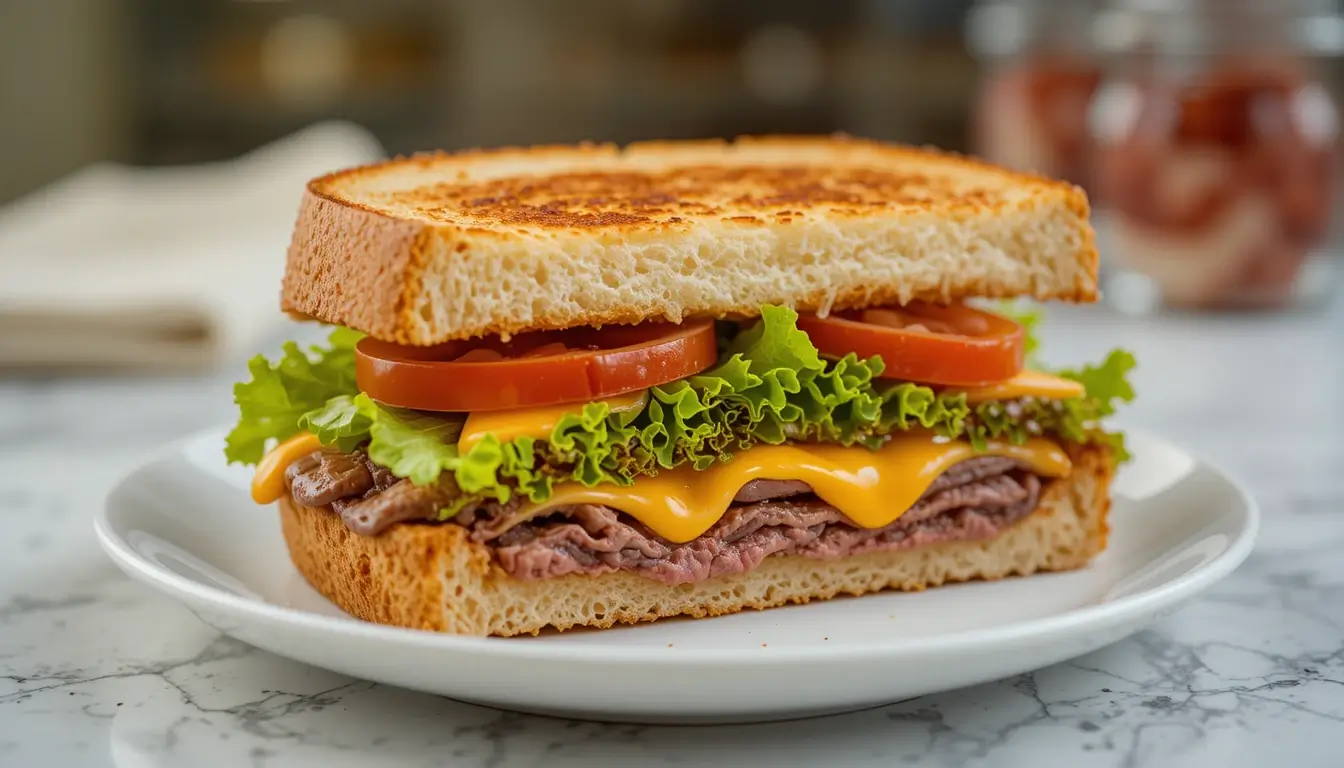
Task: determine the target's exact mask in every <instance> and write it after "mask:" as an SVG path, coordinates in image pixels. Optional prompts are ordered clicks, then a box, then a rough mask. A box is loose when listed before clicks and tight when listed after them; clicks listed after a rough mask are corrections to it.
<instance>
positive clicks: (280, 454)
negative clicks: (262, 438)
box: [252, 432, 322, 504]
mask: <svg viewBox="0 0 1344 768" xmlns="http://www.w3.org/2000/svg"><path fill="white" fill-rule="evenodd" d="M321 447H322V443H321V442H319V441H318V439H317V435H314V434H312V433H311V432H300V433H299V434H297V435H295V436H293V437H291V438H289V439H288V440H286V441H284V442H283V443H280V444H279V445H277V446H275V447H274V448H272V449H271V450H270V452H269V453H267V454H266V455H265V456H263V457H262V458H261V461H260V462H259V463H258V464H257V471H256V472H255V473H254V474H253V475H252V500H253V501H255V502H257V503H258V504H270V503H271V502H273V501H277V500H279V498H280V497H281V496H284V495H285V469H286V468H288V467H289V465H290V464H293V463H294V462H296V461H298V460H299V459H302V458H303V457H304V456H307V455H308V454H310V453H312V452H313V451H316V450H317V449H318V448H321Z"/></svg>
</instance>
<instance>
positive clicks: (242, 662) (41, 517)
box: [0, 300, 1344, 768]
mask: <svg viewBox="0 0 1344 768" xmlns="http://www.w3.org/2000/svg"><path fill="white" fill-rule="evenodd" d="M1114 344H1123V345H1126V346H1129V347H1131V348H1133V349H1134V350H1135V351H1136V352H1137V353H1138V355H1139V357H1140V361H1141V364H1142V369H1141V371H1140V372H1139V374H1138V377H1137V383H1138V385H1139V388H1140V394H1141V402H1140V403H1138V404H1136V405H1135V406H1134V407H1133V408H1131V409H1130V411H1129V413H1128V414H1127V416H1126V418H1125V422H1126V423H1129V424H1133V425H1138V426H1143V427H1146V428H1148V429H1151V430H1154V431H1156V432H1159V433H1161V434H1164V435H1166V436H1169V437H1170V438H1172V439H1174V440H1177V441H1179V442H1182V443H1184V444H1186V445H1187V446H1189V447H1191V448H1192V449H1194V450H1195V451H1197V452H1198V453H1200V454H1202V455H1204V456H1207V457H1209V458H1212V459H1213V460H1215V461H1216V462H1218V463H1220V464H1221V465H1222V466H1223V467H1225V468H1226V469H1228V470H1229V471H1231V472H1232V473H1233V474H1235V475H1237V476H1238V477H1239V478H1240V479H1242V480H1243V481H1244V482H1245V483H1246V485H1247V486H1248V487H1249V488H1250V489H1251V491H1252V492H1253V494H1254V495H1255V496H1256V498H1257V499H1258V500H1259V502H1260V504H1261V506H1262V508H1263V510H1264V514H1265V521H1264V527H1263V532H1262V534H1261V539H1260V543H1259V545H1258V547H1257V549H1256V551H1255V553H1254V554H1253V555H1252V556H1251V557H1250V559H1249V560H1248V561H1247V562H1246V563H1245V565H1243V566H1242V567H1241V569H1240V570H1238V571H1237V572H1236V573H1235V574H1233V575H1232V576H1231V577H1230V578H1228V579H1227V580H1226V581H1225V582H1223V583H1221V584H1219V585H1218V586H1217V587H1216V588H1214V589H1213V590H1212V591H1210V592H1209V593H1207V594H1206V595H1204V596H1202V597H1200V598H1199V599H1198V600H1196V601H1195V602H1193V603H1192V604H1190V605H1189V606H1188V607H1186V608H1184V609H1182V610H1181V611H1179V612H1178V613H1176V614H1175V615H1173V616H1170V617H1168V618H1166V619H1163V620H1161V621H1160V622H1158V623H1157V624H1156V625H1154V626H1153V627H1152V628H1150V629H1148V630H1146V631H1144V632H1141V633H1140V634H1138V635H1136V636H1134V637H1132V638H1130V639H1128V640H1125V641H1123V642H1120V643H1118V644H1116V645H1114V646H1112V647H1110V648H1107V649H1105V650H1102V651H1099V652H1097V653H1093V654H1091V655H1089V656H1085V657H1083V658H1080V659H1077V660H1075V661H1073V662H1070V663H1066V664H1062V665H1059V666H1056V667H1052V668H1049V669H1044V670H1041V671H1038V672H1035V673H1032V674H1027V675H1022V676H1020V677H1016V678H1012V679H1008V680H1003V681H999V682H996V683H991V684H987V685H982V686H978V687H974V688H969V689H965V690H960V691H955V692H951V693H945V694H940V695H935V696H928V697H924V698H920V699H916V700H912V701H906V702H901V703H897V704H892V705H890V706H887V707H883V708H880V709H874V710H869V711H865V712H861V713H857V714H851V715H845V716H838V717H831V718H823V719H817V720H809V721H801V722H792V723H784V724H775V725H757V726H734V727H722V728H700V727H696V728H665V727H664V728H657V727H635V726H619V725H602V724H595V723H579V722H566V721H562V720H551V719H545V718H538V717H530V716H524V715H517V714H510V713H502V712H497V711H493V710H489V709H484V708H480V707H475V706H470V705H466V704H460V703H456V702H453V701H450V700H446V699H442V698H437V697H433V696H427V695H423V694H418V693H411V692H407V691H403V690H398V689H393V688H388V687H385V686H380V685H374V684H371V683H367V682H362V681H358V680H352V679H349V678H346V677H342V676H340V675H336V674H333V673H330V672H326V671H323V670H319V669H314V668H311V667H307V666H304V665H301V664H298V663H295V662H291V661H288V660H286V659H283V658H280V657H277V656H273V655H271V654H268V653H265V652H262V651H259V650H255V649H252V648H250V647H248V646H246V645H243V644H241V643H238V642H235V641H233V640H230V639H227V638H224V637H222V636H220V635H218V634H217V633H215V632H214V631H213V630H211V629H209V628H207V627H206V626H204V625H203V624H201V623H199V622H198V621H197V620H196V619H195V618H194V617H193V616H192V615H191V614H190V613H189V612H188V611H187V610H186V609H185V608H183V607H181V606H180V605H178V604H176V603H174V602H173V601H171V600H170V599H168V598H166V597H164V596H162V595H159V594H157V593H155V592H153V591H151V590H149V589H148V588H146V587H142V586H140V585H138V584H134V583H132V582H130V581H129V580H127V579H126V578H124V577H123V576H122V575H121V574H120V573H119V572H118V571H117V570H116V569H115V568H114V567H113V566H112V564H111V563H110V562H109V561H108V560H107V559H106V558H105V557H104V556H103V554H102V552H101V551H100V550H99V549H98V546H97V544H96V543H95V541H94V538H93V533H92V530H91V524H90V521H91V519H92V516H93V513H94V511H95V509H97V508H98V507H99V505H100V504H101V503H102V497H103V495H104V493H105V491H106V490H107V488H108V487H109V485H110V484H111V483H112V482H113V481H114V480H115V479H116V478H117V477H118V476H119V475H120V474H121V473H123V472H124V471H126V470H127V469H129V468H130V467H132V466H133V465H134V464H135V463H136V462H137V459H138V457H139V456H141V455H143V454H144V453H146V452H148V451H150V450H151V449H153V448H154V447H156V446H158V445H160V444H162V443H164V442H166V441H169V440H172V439H174V438H176V437H179V436H181V435H184V434H186V433H188V432H191V431H194V430H196V429H199V428H202V427H205V426H208V425H210V424H213V423H218V422H221V421H224V420H227V419H229V418H230V417H231V405H230V403H229V400H230V396H229V392H228V384H229V382H230V381H231V380H232V379H233V378H235V377H237V375H238V374H239V372H240V371H241V370H242V363H241V361H239V362H238V363H237V364H235V365H233V366H230V368H229V370H228V371H224V372H221V373H220V374H219V375H218V376H216V377H210V378H205V379H195V378H192V379H188V378H180V379H152V380H140V379H131V378H119V379H96V378H81V379H59V380H9V381H5V382H0V521H3V524H4V535H3V536H0V765H3V766H11V765H12V766H28V765H62V766H67V765H69V766H106V765H115V766H121V767H122V768H127V767H128V766H136V767H137V768H138V767H140V766H208V765H228V766H234V765H255V766H298V765H323V766H345V765H350V766H355V765H368V764H373V763H375V762H377V763H378V764H401V765H456V766H482V767H483V766H527V765H543V764H544V765H547V766H554V767H556V768H559V767H562V766H584V768H593V767H595V766H607V765H610V766H626V765H642V764H674V763H677V764H688V765H699V764H725V763H733V764H740V765H776V766H781V765H817V764H835V765H874V766H876V765H883V766H885V765H893V764H900V763H911V764H915V763H917V764H919V765H946V766H1016V765H1023V766H1028V765H1029V766H1032V768H1048V767H1049V766H1079V767H1082V768H1091V767H1092V766H1165V765H1182V766H1219V767H1220V768H1221V767H1232V766H1257V767H1258V766H1262V765H1265V764H1276V765H1291V766H1293V768H1308V767H1309V766H1326V765H1340V760H1341V758H1340V754H1341V752H1344V554H1342V553H1344V437H1342V436H1341V433H1344V407H1342V406H1341V402H1340V401H1341V399H1342V396H1344V300H1341V301H1336V302H1335V307H1334V309H1332V310H1324V311H1320V312H1316V313H1313V314H1310V315H1301V316H1273V317H1262V318H1223V319H1217V320H1210V319H1207V318H1205V319H1195V318H1162V319H1158V320H1152V319H1149V320H1136V319H1125V318H1118V317H1114V316H1110V315H1108V314H1106V313H1104V312H1102V311H1100V310H1052V316H1051V320H1050V322H1049V326H1048V328H1047V332H1046V352H1047V353H1048V354H1047V357H1048V358H1049V359H1050V360H1051V361H1054V362H1061V363H1072V362H1076V361H1079V360H1083V359H1089V358H1096V357H1099V356H1100V355H1101V354H1102V353H1103V352H1104V349H1105V348H1106V347H1108V346H1111V345H1114Z"/></svg>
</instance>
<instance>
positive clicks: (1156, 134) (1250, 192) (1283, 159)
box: [1098, 67, 1337, 307]
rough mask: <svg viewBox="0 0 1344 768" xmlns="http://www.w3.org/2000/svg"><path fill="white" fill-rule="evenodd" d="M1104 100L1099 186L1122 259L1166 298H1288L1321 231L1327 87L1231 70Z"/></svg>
mask: <svg viewBox="0 0 1344 768" xmlns="http://www.w3.org/2000/svg"><path fill="white" fill-rule="evenodd" d="M1102 106H1103V107H1104V108H1103V109H1102V110H1101V113H1100V116H1101V119H1102V120H1103V121H1105V122H1106V123H1108V125H1107V126H1106V127H1104V128H1103V132H1104V134H1105V135H1104V136H1103V137H1102V139H1103V140H1102V141H1101V142H1100V146H1099V147H1098V149H1099V161H1100V164H1099V168H1098V174H1099V177H1098V184H1099V186H1100V190H1101V194H1102V196H1103V198H1104V202H1105V203H1106V204H1107V205H1108V206H1109V207H1110V208H1111V209H1112V210H1113V211H1114V212H1115V214H1116V217H1115V218H1116V221H1115V222H1114V224H1115V230H1116V239H1117V241H1118V243H1117V244H1118V245H1119V246H1120V247H1121V249H1122V251H1123V253H1122V254H1121V255H1122V256H1123V258H1124V260H1125V261H1126V262H1127V263H1128V264H1130V265H1132V266H1133V267H1134V268H1136V269H1138V270H1139V271H1142V272H1145V273H1147V274H1148V275H1149V276H1150V277H1152V278H1153V279H1154V280H1155V281H1156V282H1157V284H1158V286H1159V287H1160V288H1161V289H1162V291H1163V293H1164V296H1165V297H1166V298H1167V300H1168V301H1169V302H1170V303H1175V304H1181V305H1186V306H1196V307H1215V306H1246V305H1257V304H1259V305H1273V304H1281V303H1283V302H1285V301H1287V300H1288V299H1289V298H1290V296H1291V293H1292V287H1293V283H1294V281H1295V279H1296V278H1297V274H1298V272H1299V271H1300V269H1301V267H1302V264H1303V263H1304V262H1305V261H1306V259H1307V257H1308V255H1310V253H1311V251H1312V250H1313V249H1314V248H1315V247H1316V246H1318V245H1319V244H1320V242H1321V240H1322V239H1323V238H1324V237H1325V235H1326V231H1327V229H1328V226H1329V220H1330V207H1331V194H1332V190H1333V184H1334V173H1335V168H1334V162H1335V156H1334V151H1335V139H1336V133H1337V127H1336V115H1335V112H1334V106H1333V104H1332V103H1331V101H1330V99H1329V97H1328V96H1327V95H1326V93H1325V91H1324V90H1323V89H1321V88H1320V87H1319V86H1316V85H1313V84H1310V83H1308V82H1306V81H1305V80H1303V79H1301V78H1299V77H1296V76H1294V75H1293V74H1292V73H1291V72H1288V71H1284V70H1271V69H1264V68H1261V69H1252V68H1248V67H1237V68H1232V67H1229V68H1226V69H1223V70H1220V71H1217V72H1212V73H1209V74H1207V75H1205V76H1204V77H1203V78H1202V79H1201V80H1199V81H1196V82H1193V83H1190V84H1186V85H1183V86H1181V87H1168V86H1162V85H1156V84H1145V85H1138V86H1133V87H1132V88H1130V89H1127V90H1123V91H1121V92H1118V93H1116V94H1111V95H1110V96H1108V97H1107V99H1106V100H1104V102H1103V105H1102Z"/></svg>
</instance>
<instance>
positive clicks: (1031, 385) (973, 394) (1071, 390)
mask: <svg viewBox="0 0 1344 768" xmlns="http://www.w3.org/2000/svg"><path fill="white" fill-rule="evenodd" d="M965 392H966V402H968V403H971V404H975V403H983V402H985V401H986V400H1016V399H1017V398H1020V397H1038V398H1040V399H1042V400H1067V399H1069V398H1072V397H1082V396H1083V395H1084V394H1085V393H1084V390H1083V385H1082V384H1079V383H1078V382H1076V381H1073V380H1072V379H1061V378H1060V377H1058V376H1051V375H1050V374H1048V373H1041V372H1040V371H1030V370H1023V371H1022V372H1021V373H1019V374H1017V375H1016V376H1014V377H1013V378H1011V379H1008V380H1007V381H1000V382H998V383H997V384H990V385H988V386H984V387H972V388H970V389H967V390H965Z"/></svg>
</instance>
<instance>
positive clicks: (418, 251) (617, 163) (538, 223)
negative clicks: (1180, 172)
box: [282, 137, 1097, 345]
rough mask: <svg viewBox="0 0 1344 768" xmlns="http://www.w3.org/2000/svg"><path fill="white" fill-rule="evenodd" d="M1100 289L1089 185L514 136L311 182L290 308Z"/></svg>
mask: <svg viewBox="0 0 1344 768" xmlns="http://www.w3.org/2000/svg"><path fill="white" fill-rule="evenodd" d="M1019 296H1021V297H1032V298H1036V299H1040V300H1047V299H1058V300H1064V301H1075V302H1085V301H1094V300H1095V299H1096V296H1097V253H1096V247H1095V243H1094V236H1093V232H1092V229H1091V227H1090V225H1089V223H1088V204H1087V198H1086V196H1085V195H1084V193H1083V192H1082V191H1081V190H1080V189H1078V188H1076V187H1074V186H1072V185H1069V184H1065V183H1062V182H1056V181H1051V180H1048V179H1043V178H1039V177H1036V176H1030V175H1026V174H1020V173H1014V172H1010V171H1007V170H1004V169H1001V168H997V167H994V166H991V165H987V164H985V163H981V162H977V161H974V160H970V159H967V158H963V157H959V156H955V155H949V154H943V153H938V152H934V151H929V150H921V149H915V148H910V147H902V146H895V145H887V144H879V143H876V142H871V141H862V140H855V139H847V138H820V137H801V138H800V137H771V138H743V139H738V140H737V141H734V142H731V143H728V142H722V141H696V142H651V143H643V144H633V145H630V146H627V147H625V148H624V149H621V148H618V147H615V146H612V145H579V146H567V147H566V146H553V147H533V148H525V149H518V148H510V149H500V150H490V151H473V152H465V153H460V154H436V155H424V156H415V157H410V158H404V159H397V160H392V161H389V162H385V163H380V164H377V165H371V166H366V167H362V168H354V169H351V170H346V171H341V172H338V173H334V174H331V175H329V176H324V177H322V178H319V179H315V180H313V181H312V182H310V183H309V184H308V189H307V192H306V193H305V195H304V198H303V201H302V204H301V207H300V210H299V217H298V222H297V224H296V226H295V230H294V237H293V241H292V242H291V244H290V248H289V255H288V263H287V267H286V271H285V279H284V286H283V292H282V305H283V308H284V309H285V310H287V311H289V312H292V313H297V314H300V315H306V316H310V317H314V318H317V319H319V320H323V321H326V322H330V323H336V324H340V325H345V326H350V327H353V328H356V329H358V330H361V331H364V332H366V333H368V334H370V335H372V336H374V337H377V338H380V339H384V340H387V341H395V342H399V343H402V344H414V345H429V344H437V343H441V342H445V341H450V340H454V339H465V338H471V337H474V336H479V335H484V334H504V335H507V334H513V333H519V332H523V331H530V330H552V329H559V328H569V327H575V326H584V325H592V326H600V325H606V324H618V323H636V322H642V321H645V320H670V321H674V322H676V321H680V320H681V319H683V318H685V317H689V316H716V317H719V316H743V315H746V316H749V315H752V314H755V313H756V312H758V311H759V307H760V306H761V305H762V304H787V305H790V306H793V307H796V308H798V309H803V310H817V311H820V312H826V311H829V310H832V309H840V308H850V307H856V306H874V305H878V304H889V303H905V302H908V301H912V300H916V299H920V300H931V301H944V302H945V301H951V300H956V299H962V298H971V297H983V298H1013V297H1019Z"/></svg>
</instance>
